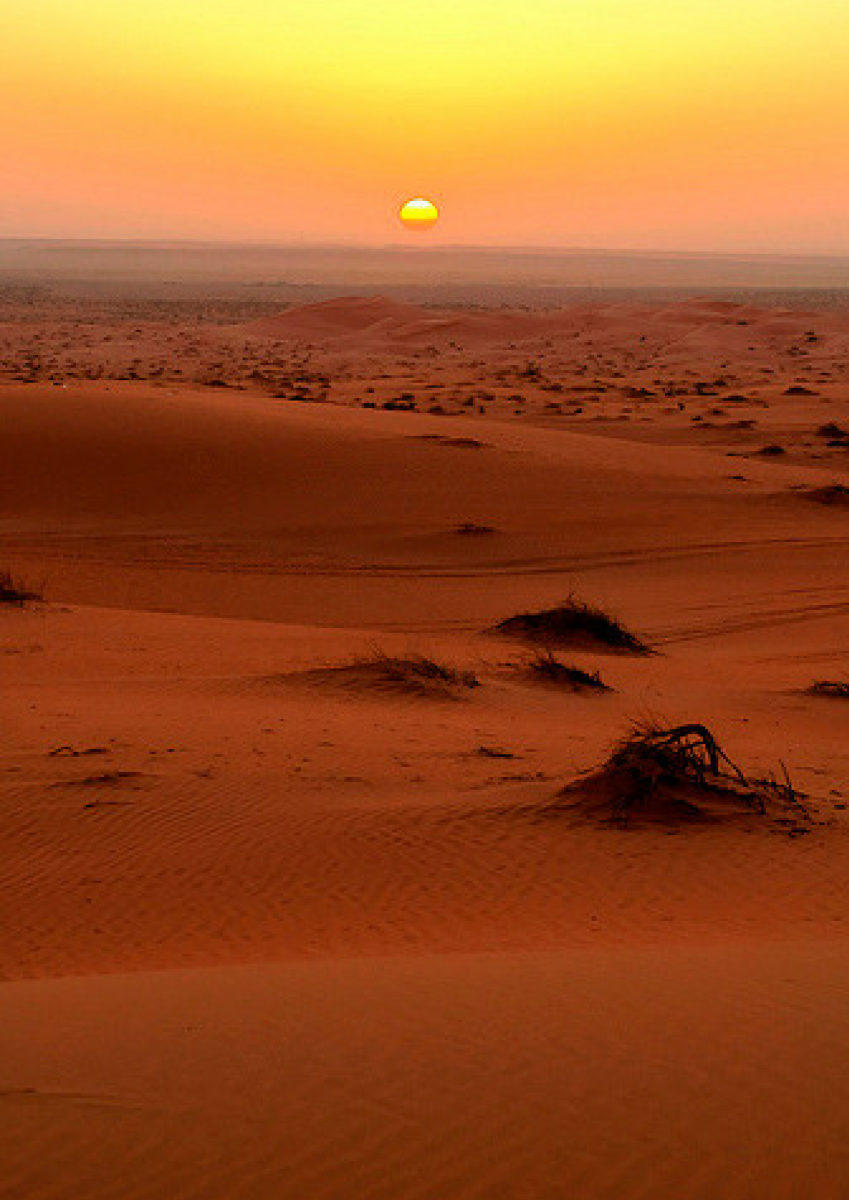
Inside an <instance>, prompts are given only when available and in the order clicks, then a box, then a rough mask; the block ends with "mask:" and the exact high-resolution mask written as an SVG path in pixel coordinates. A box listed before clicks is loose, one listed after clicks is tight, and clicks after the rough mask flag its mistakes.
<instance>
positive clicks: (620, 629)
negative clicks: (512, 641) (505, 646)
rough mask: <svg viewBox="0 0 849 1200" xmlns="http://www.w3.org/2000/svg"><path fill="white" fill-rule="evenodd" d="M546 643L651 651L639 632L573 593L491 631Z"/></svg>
mask: <svg viewBox="0 0 849 1200" xmlns="http://www.w3.org/2000/svg"><path fill="white" fill-rule="evenodd" d="M491 632H492V633H497V634H501V635H502V636H504V637H514V638H521V639H522V640H524V641H528V642H539V643H541V644H543V645H546V646H594V647H602V648H604V649H606V650H609V651H613V652H616V653H619V654H650V653H651V650H650V648H649V646H647V645H646V643H645V642H643V641H641V640H640V638H638V637H637V636H636V634H634V633H632V632H631V631H630V630H629V629H626V627H625V626H624V625H623V624H622V623H621V622H620V621H619V620H617V619H616V617H612V616H610V614H609V613H606V612H604V611H603V609H600V608H596V607H595V606H594V605H591V604H586V603H585V602H584V601H583V600H578V599H576V598H575V597H574V596H570V597H569V598H568V599H567V600H565V601H564V602H563V603H562V604H559V605H557V606H556V607H554V608H545V609H541V610H540V611H538V612H524V613H518V614H517V615H516V616H513V617H507V618H506V619H505V620H503V621H499V623H498V624H497V625H496V626H495V627H494V628H493V629H492V630H491Z"/></svg>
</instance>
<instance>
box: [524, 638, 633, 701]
mask: <svg viewBox="0 0 849 1200" xmlns="http://www.w3.org/2000/svg"><path fill="white" fill-rule="evenodd" d="M522 669H523V670H524V671H525V672H527V673H528V674H530V676H531V678H532V679H534V680H536V681H537V682H538V683H550V684H553V685H555V686H556V687H560V688H565V689H567V690H568V691H571V692H609V691H612V688H610V687H608V685H607V684H606V683H604V682H603V680H602V678H601V674H600V672H598V671H584V670H583V669H582V668H581V667H576V666H574V665H573V664H572V663H565V662H562V661H561V660H560V659H559V658H558V657H557V655H556V654H555V653H554V651H553V650H552V649H551V648H550V647H548V648H545V649H540V650H538V651H537V652H536V653H535V654H533V655H532V656H531V657H530V658H529V659H527V660H526V661H525V662H524V663H523V664H522Z"/></svg>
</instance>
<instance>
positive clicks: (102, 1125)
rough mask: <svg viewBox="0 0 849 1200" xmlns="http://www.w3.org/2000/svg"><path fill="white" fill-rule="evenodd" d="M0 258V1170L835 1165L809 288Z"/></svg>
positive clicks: (211, 1181) (500, 1174)
mask: <svg viewBox="0 0 849 1200" xmlns="http://www.w3.org/2000/svg"><path fill="white" fill-rule="evenodd" d="M0 299H2V306H0V307H2V314H0V315H2V318H3V319H2V323H0V421H2V431H1V432H0V479H2V491H1V492H0V571H8V572H9V574H10V577H11V581H12V584H15V583H17V585H18V586H19V587H20V588H21V589H22V590H23V591H27V592H32V593H35V594H36V597H35V598H33V597H30V598H22V602H21V603H16V602H14V597H12V598H11V599H10V600H9V601H8V602H2V603H0V731H2V744H0V847H2V851H0V874H2V880H1V881H0V978H1V979H2V986H0V1163H2V1170H0V1197H2V1198H3V1200H6V1198H7V1197H8V1198H9V1200H166V1198H167V1200H190V1198H191V1200H194V1198H197V1200H271V1198H272V1197H273V1198H275V1200H279V1198H283V1197H285V1198H288V1197H293V1198H294V1197H297V1198H298V1200H348V1198H349V1197H360V1198H362V1200H561V1198H566V1197H570V1198H574V1200H614V1198H615V1200H670V1198H673V1197H674V1198H675V1200H696V1198H698V1200H718V1198H722V1200H766V1198H767V1197H768V1198H769V1200H799V1198H800V1197H805V1198H806V1200H808V1198H809V1200H844V1198H845V1197H846V1196H847V1195H849V1149H847V1147H849V1094H847V1088H849V1084H847V1079H849V1028H847V1026H848V1025H849V902H848V901H849V882H847V881H849V819H847V815H846V811H847V810H846V804H847V799H846V780H847V770H849V739H847V734H849V701H847V700H846V698H845V695H844V694H843V693H842V691H841V687H840V686H835V687H833V688H832V689H831V690H830V691H829V690H828V689H826V690H823V689H820V694H816V693H815V692H812V691H811V688H812V685H814V684H816V683H817V681H823V680H825V681H831V682H832V683H833V684H835V685H840V684H845V681H846V678H847V663H849V660H847V653H846V646H847V640H849V557H848V556H847V553H846V546H847V537H849V502H847V496H849V491H847V490H846V489H847V488H849V470H847V461H849V460H847V458H846V455H847V450H849V432H847V429H849V374H847V368H849V317H847V314H846V310H845V309H841V308H840V307H839V306H834V305H831V306H826V305H825V304H823V305H822V306H820V307H819V308H817V307H813V308H810V309H800V308H791V307H782V306H776V305H774V304H772V305H770V304H767V303H757V302H756V301H755V300H754V299H747V300H745V301H744V300H742V299H740V300H738V301H731V300H727V299H717V298H716V297H707V298H695V299H689V300H686V301H667V300H656V301H654V302H652V301H651V300H650V299H643V300H630V301H624V300H622V301H612V300H605V301H599V302H596V303H583V302H582V303H575V304H572V305H566V306H563V307H559V308H553V307H552V308H546V309H542V308H539V307H537V308H531V307H526V308H524V309H522V310H511V309H507V308H497V309H496V308H490V309H484V308H470V307H468V306H466V307H463V308H460V307H455V308H448V307H445V306H442V307H431V306H429V305H423V304H417V303H413V302H412V301H410V300H407V299H404V298H400V297H395V296H392V297H389V298H385V297H379V296H374V295H366V296H360V297H357V296H354V297H352V296H344V297H341V298H339V297H337V298H334V299H331V300H327V299H322V300H319V301H317V302H316V303H310V304H305V305H301V306H298V307H292V308H279V310H277V311H271V310H270V309H269V306H265V308H266V310H265V311H259V309H258V307H257V306H254V307H253V308H251V306H245V308H244V311H242V312H237V311H236V308H235V306H234V305H232V304H231V305H229V307H228V306H224V308H222V309H221V310H218V311H216V312H212V311H210V307H209V302H205V303H204V304H198V305H195V306H192V305H189V304H188V301H187V302H186V310H185V311H184V309H183V308H179V309H177V308H175V309H173V310H168V311H165V310H164V309H163V308H162V306H161V305H159V306H158V305H157V304H156V303H153V302H150V304H148V305H144V304H142V305H140V306H139V307H136V308H134V309H132V310H129V309H125V308H124V307H122V304H123V301H122V302H121V303H119V302H118V301H115V302H114V303H112V304H111V305H110V304H107V303H106V301H105V300H104V299H103V298H102V297H101V298H99V299H98V300H97V302H96V303H95V302H94V301H92V300H88V301H85V302H84V303H81V305H80V306H79V308H77V309H75V310H73V311H72V309H71V307H70V306H69V307H68V308H67V309H66V308H63V303H64V301H62V299H61V297H57V298H54V300H51V301H49V302H48V301H45V304H44V307H41V308H39V307H38V306H35V307H33V306H32V305H31V304H29V303H24V301H23V300H21V299H20V298H17V299H15V298H14V297H13V296H11V295H8V296H5V298H0ZM74 313H75V314H76V315H74ZM39 596H42V597H43V599H39V598H38V597H39ZM576 602H586V603H587V604H589V605H591V606H598V607H599V608H600V609H601V610H603V611H604V612H605V613H607V614H610V615H611V616H612V617H614V618H616V620H617V621H618V622H620V623H621V626H622V627H624V628H625V629H626V630H627V631H629V632H630V633H632V634H633V637H634V639H635V641H636V642H638V643H642V644H643V646H644V647H645V648H646V649H647V651H648V652H645V653H641V652H635V651H634V650H633V648H632V647H629V646H626V645H616V644H611V643H606V642H605V641H604V639H603V638H602V637H600V636H598V635H597V634H596V633H594V632H593V631H589V632H587V631H586V630H585V631H583V632H581V633H580V634H576V635H572V634H571V633H569V632H568V630H567V631H566V632H565V633H564V632H563V631H562V630H561V632H560V635H559V640H558V639H554V640H552V639H553V635H552V634H551V632H550V629H549V632H548V633H546V634H545V636H544V637H542V638H541V640H539V639H538V640H536V641H535V640H534V638H533V637H528V636H525V634H526V632H527V631H526V626H527V622H526V623H525V627H521V628H519V629H518V632H517V628H516V626H515V625H514V626H511V627H506V628H505V627H502V628H501V629H499V628H498V625H499V623H500V622H502V621H504V620H505V619H506V618H509V617H511V616H516V615H517V614H527V613H531V614H534V613H538V612H540V611H545V610H548V609H550V608H556V607H558V606H562V605H567V606H568V605H569V604H572V605H574V604H575V603H576ZM520 625H521V623H520ZM523 628H525V633H523V632H522V629H523ZM549 650H550V651H551V653H552V654H553V655H554V658H555V662H556V664H559V665H560V666H561V667H562V666H568V667H570V668H574V669H577V671H578V672H579V674H578V675H574V676H573V675H566V674H563V673H562V672H560V673H558V672H557V671H556V670H552V669H551V668H550V664H549V666H548V667H546V665H545V662H544V661H543V662H542V667H541V666H540V663H541V661H542V660H543V659H544V656H545V654H546V653H547V652H548V651H549ZM581 672H582V673H584V675H585V676H588V677H589V682H587V680H586V678H584V675H581V674H580V673H581ZM593 680H595V681H596V685H597V684H599V683H603V684H604V685H606V688H601V687H599V686H594V685H593V682H592V681H593ZM844 690H846V691H849V689H844ZM635 722H638V723H639V722H642V723H643V725H645V724H646V723H649V724H651V723H654V724H655V725H656V726H659V727H667V726H668V727H675V726H679V725H686V724H689V723H698V724H700V725H704V726H706V727H707V728H708V729H709V730H710V731H712V732H713V734H714V735H715V736H716V737H717V738H718V739H719V741H720V743H721V745H722V748H723V749H724V751H725V752H726V753H727V754H728V756H729V758H730V759H731V760H733V762H734V763H735V764H740V765H742V767H743V768H744V769H745V774H746V778H747V780H749V781H759V782H758V786H763V787H766V788H767V789H769V788H773V789H776V788H777V789H779V791H775V790H774V791H773V792H768V795H769V796H770V797H772V796H773V795H775V796H779V797H785V793H784V792H781V791H780V789H781V788H784V787H785V783H786V780H787V779H788V778H789V779H790V780H791V781H792V785H793V788H794V792H793V797H794V803H797V804H798V808H797V809H793V810H792V813H791V816H790V818H788V817H787V814H786V812H785V810H784V809H782V808H780V806H775V807H774V806H772V805H771V803H770V805H767V806H766V807H765V808H764V810H763V811H761V810H760V809H758V808H757V806H756V805H754V806H753V805H752V804H750V803H748V801H747V799H746V796H745V795H743V793H742V792H741V789H740V788H739V786H738V787H737V791H735V792H733V793H725V792H716V791H711V789H710V788H702V785H701V783H698V784H693V783H692V781H687V782H686V784H685V787H686V789H687V790H686V795H687V797H688V803H687V804H680V803H679V800H680V797H681V795H683V794H684V793H683V792H682V791H680V789H679V791H676V790H675V787H667V783H666V782H665V781H663V780H661V781H660V782H657V781H655V783H654V784H653V785H652V786H653V787H654V788H655V791H654V792H653V793H652V796H653V798H652V801H651V803H649V804H647V805H646V806H645V808H643V809H639V810H635V811H634V813H633V814H632V816H631V817H630V818H629V819H628V820H622V819H619V817H618V816H617V811H615V808H614V807H611V806H612V805H613V802H614V800H615V794H616V778H615V777H614V776H612V775H611V774H610V773H609V772H608V771H607V769H606V768H605V762H606V760H607V756H608V755H609V753H610V750H611V746H612V745H613V744H614V743H616V741H617V739H620V738H621V737H622V736H623V735H627V734H628V731H629V730H630V729H632V728H633V725H634V723H635ZM599 771H600V772H601V773H599ZM764 781H765V782H764ZM735 786H737V785H735ZM564 789H565V790H564ZM741 796H742V798H741ZM785 798H786V797H785ZM689 801H692V804H690V803H689Z"/></svg>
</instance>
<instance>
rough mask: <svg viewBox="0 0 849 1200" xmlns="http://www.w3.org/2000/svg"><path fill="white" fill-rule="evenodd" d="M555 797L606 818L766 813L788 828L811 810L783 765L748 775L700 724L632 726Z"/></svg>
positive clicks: (803, 824)
mask: <svg viewBox="0 0 849 1200" xmlns="http://www.w3.org/2000/svg"><path fill="white" fill-rule="evenodd" d="M560 797H561V799H562V798H566V799H568V800H571V801H572V802H573V807H577V808H579V809H583V811H584V813H585V815H587V816H591V817H595V818H596V819H601V820H606V821H608V822H610V823H613V824H628V823H629V822H631V821H639V820H654V821H662V822H666V823H673V824H674V823H676V822H680V821H687V820H691V821H698V820H703V821H711V820H713V821H716V820H723V819H727V818H729V817H733V816H740V815H743V816H745V815H749V816H760V817H767V818H769V819H770V820H771V821H772V822H773V823H775V824H777V825H780V826H783V827H784V828H786V829H787V830H789V831H790V832H793V833H798V832H803V831H805V830H807V829H808V828H809V827H810V824H811V817H810V814H809V812H808V810H807V808H806V807H805V805H804V803H803V801H802V799H801V797H800V796H799V794H798V793H797V792H796V790H795V789H794V787H793V785H792V783H791V781H790V778H789V776H788V774H787V771H786V769H785V768H784V767H783V765H782V778H781V779H778V778H777V777H776V776H774V775H773V776H769V777H763V778H762V777H753V776H749V775H747V774H746V773H745V772H744V771H743V770H742V769H741V768H740V767H739V766H738V765H737V764H736V763H735V762H733V761H732V760H731V759H730V758H729V757H728V755H727V754H726V753H725V751H724V750H723V749H722V748H721V746H720V745H719V742H718V741H717V739H716V737H715V736H714V735H713V733H712V732H711V731H710V730H709V729H708V728H707V727H706V726H705V725H702V724H698V723H693V724H686V725H675V726H666V725H662V724H659V723H656V722H646V723H644V724H639V725H635V726H634V727H633V728H632V729H631V730H630V731H629V732H628V733H627V734H626V735H625V736H624V737H622V738H620V740H619V741H617V742H616V743H615V744H614V746H613V747H612V749H611V751H610V754H609V756H608V758H607V760H606V761H605V762H604V763H603V764H602V765H601V767H599V768H598V770H596V771H594V772H593V773H592V774H591V775H590V776H588V777H585V778H583V779H581V780H579V781H577V782H576V783H573V784H570V785H568V786H567V787H566V788H564V789H563V791H562V792H561V793H560Z"/></svg>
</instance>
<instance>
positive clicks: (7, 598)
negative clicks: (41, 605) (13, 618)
mask: <svg viewBox="0 0 849 1200" xmlns="http://www.w3.org/2000/svg"><path fill="white" fill-rule="evenodd" d="M41 599H43V597H42V595H41V593H40V592H37V591H34V590H33V589H32V588H29V587H27V586H26V585H25V584H24V583H22V582H21V580H20V579H15V578H14V577H13V576H12V575H11V574H10V573H9V572H8V571H0V604H7V605H11V606H12V607H14V608H23V607H24V605H25V604H30V603H33V602H34V601H37V600H41Z"/></svg>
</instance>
